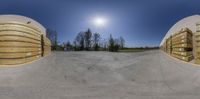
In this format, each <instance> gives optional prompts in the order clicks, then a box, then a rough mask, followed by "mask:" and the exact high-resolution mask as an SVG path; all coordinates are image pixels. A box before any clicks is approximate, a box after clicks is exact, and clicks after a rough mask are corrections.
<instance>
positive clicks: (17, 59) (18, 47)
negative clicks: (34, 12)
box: [0, 15, 51, 65]
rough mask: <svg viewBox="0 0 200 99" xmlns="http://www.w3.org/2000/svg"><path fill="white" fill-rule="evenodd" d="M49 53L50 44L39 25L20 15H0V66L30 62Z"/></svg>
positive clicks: (44, 30) (44, 31) (43, 29)
mask: <svg viewBox="0 0 200 99" xmlns="http://www.w3.org/2000/svg"><path fill="white" fill-rule="evenodd" d="M50 52H51V42H50V40H49V39H48V38H47V37H46V29H45V28H44V27H43V26H42V25H41V24H40V23H38V22H37V21H35V20H33V19H31V18H28V17H25V16H20V15H0V65H16V64H23V63H27V62H32V61H34V60H37V59H39V58H40V57H44V56H46V55H49V54H50Z"/></svg>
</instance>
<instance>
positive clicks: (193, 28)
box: [160, 15, 200, 46]
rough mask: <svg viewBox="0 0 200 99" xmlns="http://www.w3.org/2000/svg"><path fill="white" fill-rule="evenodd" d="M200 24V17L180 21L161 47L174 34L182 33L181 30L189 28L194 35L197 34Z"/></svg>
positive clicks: (167, 35)
mask: <svg viewBox="0 0 200 99" xmlns="http://www.w3.org/2000/svg"><path fill="white" fill-rule="evenodd" d="M197 22H200V15H193V16H189V17H186V18H183V19H182V20H180V21H178V22H177V23H176V24H174V25H173V26H172V27H171V29H170V30H169V31H168V32H167V33H166V35H165V37H164V38H163V40H162V41H161V43H160V46H161V45H162V44H163V43H164V42H165V40H166V39H167V38H168V37H169V36H170V35H172V34H173V33H176V32H178V31H180V29H181V28H186V27H187V28H189V29H190V30H191V31H192V33H195V32H196V23H197Z"/></svg>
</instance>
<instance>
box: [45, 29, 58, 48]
mask: <svg viewBox="0 0 200 99" xmlns="http://www.w3.org/2000/svg"><path fill="white" fill-rule="evenodd" d="M57 34H58V33H57V32H56V31H55V30H51V29H47V32H46V35H47V38H49V40H50V41H51V45H52V50H56V49H57V48H58V40H57Z"/></svg>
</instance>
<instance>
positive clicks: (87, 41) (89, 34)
mask: <svg viewBox="0 0 200 99" xmlns="http://www.w3.org/2000/svg"><path fill="white" fill-rule="evenodd" d="M84 34H85V35H84V38H85V48H86V50H89V49H90V48H91V38H92V32H91V30H90V29H88V30H87V31H86V32H85V33H84Z"/></svg>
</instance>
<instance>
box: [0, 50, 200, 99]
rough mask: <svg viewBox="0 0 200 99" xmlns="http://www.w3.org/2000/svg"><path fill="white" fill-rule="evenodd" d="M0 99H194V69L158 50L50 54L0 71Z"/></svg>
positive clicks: (197, 93)
mask: <svg viewBox="0 0 200 99" xmlns="http://www.w3.org/2000/svg"><path fill="white" fill-rule="evenodd" d="M0 99H200V67H194V66H191V65H188V64H184V63H182V62H180V61H175V60H174V59H172V58H170V57H169V56H166V55H165V54H163V53H162V52H160V51H158V50H155V51H146V52H138V53H109V52H53V53H52V54H51V55H50V56H48V57H46V58H44V59H41V60H39V61H36V62H34V63H32V64H27V65H25V66H22V67H16V68H1V69H0Z"/></svg>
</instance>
